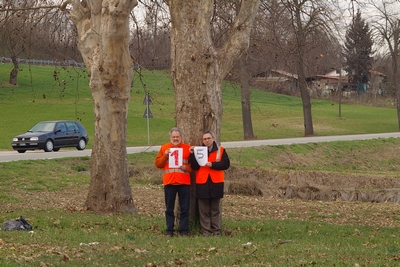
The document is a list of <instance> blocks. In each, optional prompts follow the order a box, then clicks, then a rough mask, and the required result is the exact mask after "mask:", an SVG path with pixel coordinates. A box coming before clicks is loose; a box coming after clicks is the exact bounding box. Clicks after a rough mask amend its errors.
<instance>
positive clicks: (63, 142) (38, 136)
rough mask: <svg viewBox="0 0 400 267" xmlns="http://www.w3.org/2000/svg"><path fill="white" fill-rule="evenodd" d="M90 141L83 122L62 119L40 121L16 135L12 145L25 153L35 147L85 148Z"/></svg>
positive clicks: (47, 149) (58, 148) (47, 150)
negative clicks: (26, 130)
mask: <svg viewBox="0 0 400 267" xmlns="http://www.w3.org/2000/svg"><path fill="white" fill-rule="evenodd" d="M88 142H89V137H88V134H87V131H86V130H85V128H84V127H83V126H82V124H81V123H79V122H77V121H68V120H60V121H42V122H38V123H37V124H35V125H34V126H33V127H32V128H31V129H30V130H29V131H28V132H26V133H24V134H20V135H17V136H15V137H14V138H13V140H12V143H11V145H12V147H13V149H14V150H17V151H18V152H19V153H25V151H27V150H35V149H44V151H46V152H50V151H58V150H60V148H62V147H76V148H77V149H78V150H84V149H85V147H86V144H87V143H88Z"/></svg>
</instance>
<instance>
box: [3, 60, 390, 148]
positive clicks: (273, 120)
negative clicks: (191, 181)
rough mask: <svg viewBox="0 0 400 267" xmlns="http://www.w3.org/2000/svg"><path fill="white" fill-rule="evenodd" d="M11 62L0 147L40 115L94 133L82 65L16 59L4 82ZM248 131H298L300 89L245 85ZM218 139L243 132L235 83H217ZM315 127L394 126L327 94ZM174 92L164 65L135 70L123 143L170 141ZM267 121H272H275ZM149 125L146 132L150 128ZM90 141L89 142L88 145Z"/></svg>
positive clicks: (372, 129)
mask: <svg viewBox="0 0 400 267" xmlns="http://www.w3.org/2000/svg"><path fill="white" fill-rule="evenodd" d="M10 70H11V65H10V64H2V65H0V82H1V84H2V87H1V88H0V107H1V124H0V136H1V138H0V150H11V139H12V138H13V137H14V136H15V135H17V134H20V133H23V132H25V131H26V130H28V129H29V128H30V127H31V126H33V124H35V123H36V122H38V121H41V120H54V119H76V120H79V121H81V122H82V123H83V125H84V126H85V127H86V128H87V130H88V132H89V137H91V140H93V132H94V123H93V103H92V100H91V92H90V89H89V86H88V83H89V79H88V77H87V73H86V72H85V71H84V70H82V69H79V68H78V69H75V68H66V69H65V68H61V67H49V66H25V65H23V66H22V67H21V70H20V72H19V76H18V86H9V85H8V84H7V81H8V75H9V72H10ZM146 92H148V93H149V94H150V97H151V99H152V105H151V106H150V110H151V112H152V114H153V116H154V118H151V119H149V121H148V122H149V128H148V127H147V119H145V118H143V115H144V112H145V108H146V106H145V105H143V100H144V98H145V94H146ZM251 101H252V103H251V105H252V120H253V129H254V134H255V136H256V137H257V138H258V139H276V138H288V137H302V136H303V135H304V127H303V115H302V114H303V111H302V104H301V100H300V99H299V98H298V97H292V96H286V95H279V94H273V93H269V92H265V91H261V90H257V89H253V90H252V92H251ZM223 110H224V113H223V121H222V129H221V141H237V140H243V128H242V123H241V122H242V117H241V94H240V89H239V87H238V86H237V85H234V84H231V83H224V85H223ZM312 114H313V122H314V132H315V134H316V135H343V134H363V133H379V132H395V131H397V129H398V125H397V115H396V110H395V109H394V108H377V107H371V106H365V105H344V104H343V105H342V117H340V118H339V116H338V114H339V111H338V104H337V103H335V102H333V101H330V100H312ZM174 124H175V121H174V97H173V88H172V85H171V80H170V77H169V75H168V73H167V72H166V71H153V72H149V71H142V72H141V73H137V72H135V74H134V83H133V88H132V94H131V101H130V105H129V114H128V133H127V146H143V145H147V144H148V142H149V141H150V144H151V145H159V144H162V143H164V142H166V141H168V135H167V132H168V130H169V129H170V128H171V127H173V126H174ZM272 124H274V125H277V127H273V126H272ZM148 130H149V133H150V134H149V136H148ZM91 146H92V144H91V143H89V145H88V147H89V148H90V147H91Z"/></svg>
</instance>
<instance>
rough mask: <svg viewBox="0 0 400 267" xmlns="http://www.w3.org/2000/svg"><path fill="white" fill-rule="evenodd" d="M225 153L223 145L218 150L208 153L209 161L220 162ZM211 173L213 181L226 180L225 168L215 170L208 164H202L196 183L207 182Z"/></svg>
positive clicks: (220, 181) (221, 181)
mask: <svg viewBox="0 0 400 267" xmlns="http://www.w3.org/2000/svg"><path fill="white" fill-rule="evenodd" d="M223 153H224V148H223V147H222V146H221V147H219V148H218V150H214V151H212V152H211V153H210V154H209V155H208V161H209V162H219V161H220V160H221V158H222V154H223ZM209 175H210V176H211V180H212V182H213V183H223V182H224V177H225V172H224V171H223V170H214V169H212V168H210V167H208V166H201V167H200V169H198V171H197V173H196V184H205V183H206V182H207V179H208V176H209Z"/></svg>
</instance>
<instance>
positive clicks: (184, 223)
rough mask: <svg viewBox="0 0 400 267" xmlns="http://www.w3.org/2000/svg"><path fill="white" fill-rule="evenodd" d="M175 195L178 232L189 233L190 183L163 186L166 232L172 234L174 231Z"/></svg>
mask: <svg viewBox="0 0 400 267" xmlns="http://www.w3.org/2000/svg"><path fill="white" fill-rule="evenodd" d="M176 195H178V198H179V207H180V221H179V233H180V234H182V235H186V234H188V233H189V207H190V185H166V186H164V196H165V207H166V210H165V219H166V222H167V230H166V234H168V235H172V234H173V233H174V223H175V214H174V208H175V199H176Z"/></svg>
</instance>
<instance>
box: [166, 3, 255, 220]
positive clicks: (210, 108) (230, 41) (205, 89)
mask: <svg viewBox="0 0 400 267" xmlns="http://www.w3.org/2000/svg"><path fill="white" fill-rule="evenodd" d="M213 4H214V1H209V0H168V6H169V9H170V14H171V22H172V33H171V62H172V66H171V74H172V83H173V86H174V93H175V113H176V114H175V115H176V125H177V126H179V127H181V128H182V129H183V130H184V132H185V134H184V139H185V140H184V142H186V143H190V144H192V145H201V136H202V132H203V130H206V129H209V130H212V131H213V132H214V133H215V135H216V141H217V143H219V142H220V129H221V120H222V92H221V84H222V81H223V79H224V78H225V76H226V74H227V73H228V71H229V70H230V69H231V68H232V66H233V64H234V61H236V60H237V59H238V58H239V57H240V56H241V54H242V53H243V52H244V51H245V50H246V49H247V47H248V44H249V35H250V30H251V24H252V23H253V21H254V17H255V14H256V11H257V9H258V5H259V0H247V1H242V4H241V8H240V11H239V13H238V15H237V16H236V21H235V22H234V25H233V26H232V27H231V32H230V34H229V36H228V37H227V39H226V40H225V42H224V43H223V44H222V45H221V46H220V47H215V45H214V43H213V40H212V37H211V31H210V20H211V17H212V13H213V7H214V5H213ZM192 187H194V183H192ZM191 192H194V190H192V191H191ZM193 197H195V196H193ZM194 204H195V203H194V201H192V202H191V209H190V218H191V220H193V219H194V217H193V216H194V215H195V214H196V212H195V208H196V206H195V205H194Z"/></svg>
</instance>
